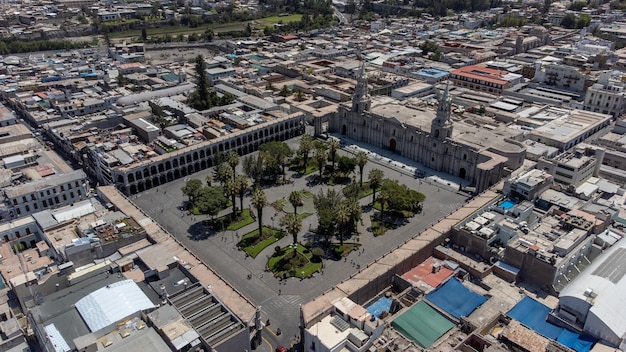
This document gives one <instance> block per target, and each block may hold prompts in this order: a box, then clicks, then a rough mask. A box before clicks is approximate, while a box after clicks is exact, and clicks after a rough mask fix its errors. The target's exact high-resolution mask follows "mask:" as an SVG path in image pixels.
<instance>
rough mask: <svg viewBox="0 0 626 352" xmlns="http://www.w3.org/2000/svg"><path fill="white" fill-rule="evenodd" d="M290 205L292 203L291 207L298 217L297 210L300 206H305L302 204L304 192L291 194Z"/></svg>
mask: <svg viewBox="0 0 626 352" xmlns="http://www.w3.org/2000/svg"><path fill="white" fill-rule="evenodd" d="M289 203H291V205H292V206H293V213H294V214H296V215H298V210H297V208H298V207H299V206H302V204H303V202H302V192H299V191H293V192H291V194H290V195H289Z"/></svg>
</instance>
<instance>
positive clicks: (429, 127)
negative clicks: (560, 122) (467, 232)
mask: <svg viewBox="0 0 626 352" xmlns="http://www.w3.org/2000/svg"><path fill="white" fill-rule="evenodd" d="M438 101H439V104H438V106H437V109H436V110H434V109H433V107H431V106H429V105H428V104H426V103H424V102H423V101H421V100H419V99H407V100H396V99H394V98H391V97H389V96H375V97H372V96H370V95H369V94H368V77H367V71H366V67H365V63H363V64H362V65H361V69H360V74H359V77H358V80H357V84H356V86H355V88H354V94H353V96H352V101H351V102H345V103H341V104H340V105H339V108H338V111H337V112H336V113H335V114H333V116H330V118H329V121H328V132H330V133H333V134H336V135H338V136H339V137H347V138H349V139H352V140H354V141H358V142H363V143H367V144H371V145H372V146H375V147H378V148H382V149H386V150H388V151H391V152H393V153H396V154H398V155H400V156H403V157H406V158H408V159H411V160H414V161H416V162H418V163H420V164H422V165H424V166H425V167H427V168H429V169H431V170H434V171H436V172H444V173H447V174H450V175H453V176H456V177H458V178H459V179H461V184H462V185H463V186H473V187H475V189H476V191H477V192H480V191H482V190H484V189H486V188H488V187H489V186H491V185H493V184H495V183H497V182H498V181H499V180H500V179H502V178H503V177H505V176H508V175H509V174H510V172H511V171H512V170H515V169H517V168H518V167H520V166H521V165H522V163H523V161H524V157H525V154H526V149H525V147H524V145H523V144H521V143H520V142H518V141H516V140H515V139H514V138H515V137H516V133H515V132H512V131H508V130H506V128H484V127H483V126H481V125H480V123H476V122H475V121H472V123H467V121H464V119H463V118H462V117H461V116H458V118H457V116H455V119H454V120H453V116H452V97H451V94H450V87H449V86H448V85H446V87H445V89H444V91H443V93H442V94H441V96H440V98H439V99H438ZM318 126H320V124H316V133H318V134H319V133H320V132H321V131H318V128H319V127H318ZM418 169H419V167H418ZM426 173H428V171H426Z"/></svg>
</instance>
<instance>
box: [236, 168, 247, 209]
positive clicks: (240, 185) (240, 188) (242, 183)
mask: <svg viewBox="0 0 626 352" xmlns="http://www.w3.org/2000/svg"><path fill="white" fill-rule="evenodd" d="M248 186H249V185H248V178H247V177H246V176H244V175H237V177H236V178H235V188H237V194H238V195H239V209H240V211H243V196H244V195H245V194H246V190H248Z"/></svg>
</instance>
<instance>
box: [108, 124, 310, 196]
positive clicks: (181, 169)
mask: <svg viewBox="0 0 626 352" xmlns="http://www.w3.org/2000/svg"><path fill="white" fill-rule="evenodd" d="M305 125H306V124H305V116H304V114H302V113H296V114H292V115H289V116H285V117H281V118H278V119H276V120H272V121H268V122H266V123H263V124H261V125H257V126H254V127H250V128H247V129H245V130H242V131H239V132H235V133H232V134H229V135H226V136H221V137H219V138H216V139H211V140H208V141H205V142H202V143H199V144H197V145H193V146H190V147H188V148H185V149H182V150H179V151H176V152H172V153H167V154H162V155H158V156H156V157H154V158H150V159H146V160H140V161H136V162H133V163H131V164H128V165H121V166H117V167H115V168H112V169H111V176H112V179H113V180H114V182H115V185H116V187H117V188H118V189H119V190H120V191H121V192H123V193H125V194H135V193H138V192H142V191H144V190H147V189H150V188H153V187H157V186H159V185H162V184H164V183H167V182H170V181H173V180H175V179H178V178H181V177H185V176H187V175H191V174H193V173H195V172H199V171H201V170H204V169H207V168H209V167H212V166H214V165H215V158H216V156H217V155H219V154H225V153H228V152H229V151H235V152H236V153H237V154H239V155H245V154H248V153H252V152H253V151H256V150H258V149H259V146H260V145H261V144H263V143H266V142H272V141H284V140H287V139H290V138H293V137H296V136H299V135H301V134H303V133H304V131H305Z"/></svg>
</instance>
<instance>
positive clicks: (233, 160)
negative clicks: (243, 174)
mask: <svg viewBox="0 0 626 352" xmlns="http://www.w3.org/2000/svg"><path fill="white" fill-rule="evenodd" d="M226 163H228V166H230V168H231V169H233V181H234V180H235V175H236V172H235V168H236V167H237V165H239V155H238V154H237V153H235V152H233V151H230V152H228V154H226Z"/></svg>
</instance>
